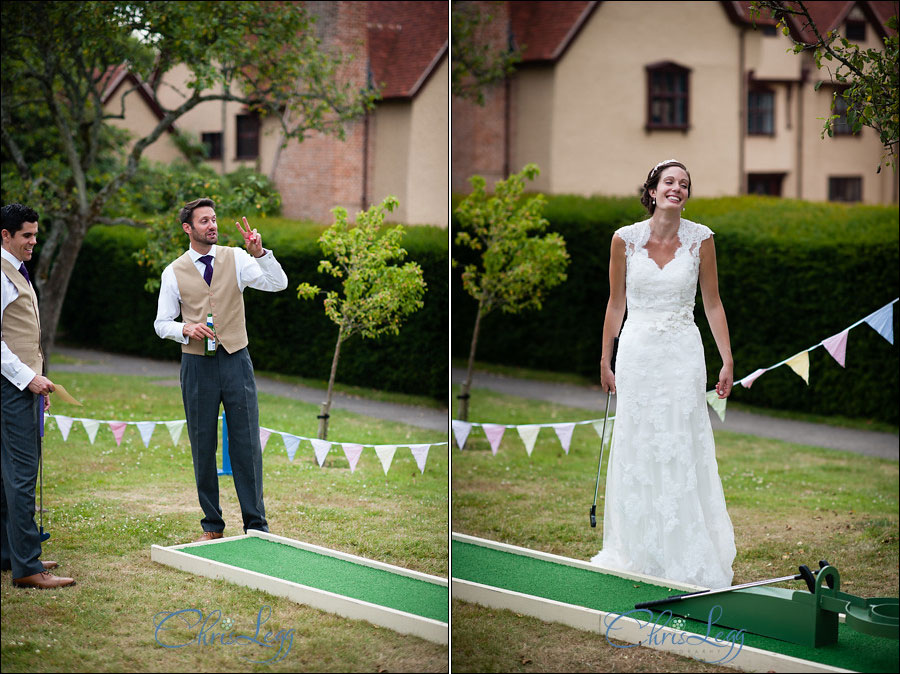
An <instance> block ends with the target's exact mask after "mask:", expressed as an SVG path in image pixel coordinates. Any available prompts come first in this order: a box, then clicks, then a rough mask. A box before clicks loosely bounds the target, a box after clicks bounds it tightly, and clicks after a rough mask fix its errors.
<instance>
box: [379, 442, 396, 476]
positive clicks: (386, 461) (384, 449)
mask: <svg viewBox="0 0 900 674" xmlns="http://www.w3.org/2000/svg"><path fill="white" fill-rule="evenodd" d="M396 451H397V445H375V454H376V455H377V456H378V460H379V461H381V467H382V468H384V474H385V475H387V473H388V468H390V467H391V461H393V460H394V452H396Z"/></svg>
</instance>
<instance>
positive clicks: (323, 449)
mask: <svg viewBox="0 0 900 674" xmlns="http://www.w3.org/2000/svg"><path fill="white" fill-rule="evenodd" d="M310 442H311V443H312V446H313V451H315V453H316V461H318V462H319V468H321V467H322V464H323V463H325V457H326V456H328V451H329V450H330V449H331V443H330V442H328V440H319V439H315V440H310Z"/></svg>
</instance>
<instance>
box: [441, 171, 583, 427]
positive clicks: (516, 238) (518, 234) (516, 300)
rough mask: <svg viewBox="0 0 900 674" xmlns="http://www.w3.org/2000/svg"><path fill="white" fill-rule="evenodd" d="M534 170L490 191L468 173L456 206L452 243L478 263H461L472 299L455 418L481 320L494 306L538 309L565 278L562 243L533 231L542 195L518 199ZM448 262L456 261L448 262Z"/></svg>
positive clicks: (464, 409)
mask: <svg viewBox="0 0 900 674" xmlns="http://www.w3.org/2000/svg"><path fill="white" fill-rule="evenodd" d="M539 173H540V170H539V169H538V167H537V165H536V164H528V165H526V166H525V167H524V168H523V169H522V171H521V172H519V173H516V174H514V175H511V176H509V178H507V179H506V180H501V181H498V182H497V184H496V185H495V186H494V196H490V197H489V196H488V194H487V193H486V191H485V180H484V178H482V177H481V176H477V175H476V176H472V177H471V178H470V179H469V182H471V183H472V192H471V193H470V194H469V195H468V196H467V197H466V198H465V199H464V200H463V201H462V202H460V204H459V206H457V207H456V218H457V220H458V221H459V226H460V230H461V231H460V232H458V233H457V235H456V244H457V245H458V246H466V247H468V248H471V249H472V250H474V251H480V252H481V259H480V265H475V264H468V265H466V266H465V267H464V268H463V273H462V282H463V288H465V290H466V292H467V293H469V295H471V296H472V298H473V299H474V300H475V301H476V302H478V311H477V313H476V315H475V327H474V328H473V330H472V343H471V346H470V347H469V365H468V369H467V370H466V381H465V383H464V384H463V385H462V392H461V394H460V406H459V418H460V419H462V420H463V421H465V420H466V419H467V418H468V416H469V389H470V387H471V385H472V367H473V365H474V363H475V350H476V348H477V346H478V332H479V330H480V328H481V319H482V318H483V317H484V316H486V315H487V314H489V313H490V312H491V311H493V310H495V309H499V310H500V311H503V312H505V313H510V314H515V313H519V312H520V311H524V310H526V309H540V308H541V306H542V300H543V297H544V293H545V292H546V291H547V290H549V289H550V288H552V287H553V286H556V285H558V284H560V283H562V282H563V281H565V280H566V274H565V269H566V266H567V265H568V264H569V254H568V253H567V252H566V242H565V240H564V239H563V237H562V236H560V235H559V234H558V233H556V232H550V233H549V234H546V235H544V236H536V235H537V234H540V233H541V232H543V231H544V229H545V228H546V227H547V225H548V224H549V223H548V222H547V220H546V219H545V218H544V217H543V216H542V215H541V212H542V211H543V209H544V203H545V199H544V195H542V194H538V195H535V196H531V197H528V198H525V199H523V198H522V192H523V190H524V187H525V178H527V179H528V180H534V179H535V177H537V176H538V174H539ZM453 266H457V262H456V261H455V260H454V261H453Z"/></svg>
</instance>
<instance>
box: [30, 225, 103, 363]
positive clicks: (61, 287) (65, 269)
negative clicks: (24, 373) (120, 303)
mask: <svg viewBox="0 0 900 674" xmlns="http://www.w3.org/2000/svg"><path fill="white" fill-rule="evenodd" d="M66 225H68V234H67V235H66V236H65V241H64V243H63V244H62V247H61V250H60V251H59V254H58V255H56V258H55V259H54V260H53V262H52V266H51V267H50V274H49V276H48V278H47V280H46V281H44V282H43V283H41V286H40V291H41V296H40V309H41V349H42V350H43V352H44V362H45V363H47V362H48V361H49V359H50V354H51V353H52V351H53V346H54V345H55V343H56V330H57V328H58V327H59V317H60V316H61V315H62V307H63V303H64V302H65V299H66V291H67V290H68V288H69V281H70V280H71V278H72V272H73V271H74V270H75V262H76V261H77V260H78V254H79V253H80V252H81V245H82V243H84V237H85V234H86V233H87V223H86V222H85V221H84V220H80V219H79V220H76V221H74V222H68V223H66ZM98 329H102V326H98Z"/></svg>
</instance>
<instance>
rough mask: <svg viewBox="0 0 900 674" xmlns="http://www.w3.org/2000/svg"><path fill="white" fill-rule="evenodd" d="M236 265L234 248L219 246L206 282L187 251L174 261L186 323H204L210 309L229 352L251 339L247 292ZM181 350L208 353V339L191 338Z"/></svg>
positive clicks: (197, 353) (183, 317)
mask: <svg viewBox="0 0 900 674" xmlns="http://www.w3.org/2000/svg"><path fill="white" fill-rule="evenodd" d="M234 265H235V263H234V250H233V249H232V248H230V247H227V246H216V257H215V261H214V262H213V277H212V283H211V284H210V285H206V281H204V280H203V275H202V274H201V273H200V272H199V270H198V269H197V267H196V266H195V265H194V262H193V260H191V256H190V255H189V254H188V253H185V254H184V255H182V256H181V257H179V258H178V259H177V260H175V262H173V263H172V271H174V272H175V281H176V283H177V284H178V292H179V293H180V294H181V317H182V319H183V320H184V321H185V322H186V323H203V324H205V323H206V317H207V314H210V313H211V314H212V315H213V325H214V326H215V330H216V337H217V338H218V342H219V344H221V345H222V346H223V347H224V349H225V350H226V351H227V352H228V353H234V352H235V351H239V350H240V349H243V348H244V347H245V346H247V343H248V342H247V325H246V322H245V319H244V295H243V293H242V292H241V290H240V288H239V287H238V283H237V276H236V275H235V266H234ZM181 350H182V351H183V352H184V353H192V354H196V355H200V356H202V355H204V354H205V353H206V340H198V339H191V340H188V343H187V344H184V345H182V347H181Z"/></svg>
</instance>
